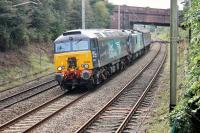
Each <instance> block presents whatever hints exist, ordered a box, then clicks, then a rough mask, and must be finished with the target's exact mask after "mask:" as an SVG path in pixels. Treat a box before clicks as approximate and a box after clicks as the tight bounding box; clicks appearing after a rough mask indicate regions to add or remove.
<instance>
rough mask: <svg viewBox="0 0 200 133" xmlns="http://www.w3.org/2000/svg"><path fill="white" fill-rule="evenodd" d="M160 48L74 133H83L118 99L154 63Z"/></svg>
mask: <svg viewBox="0 0 200 133" xmlns="http://www.w3.org/2000/svg"><path fill="white" fill-rule="evenodd" d="M160 49H161V46H160V48H159V50H158V52H157V53H156V55H155V56H154V57H153V58H152V60H151V61H150V62H149V63H148V64H147V65H145V66H144V67H143V68H142V69H141V70H140V71H139V72H138V73H137V74H136V75H135V76H134V78H133V79H132V80H130V81H129V82H128V83H127V84H126V85H125V86H124V87H123V88H122V90H121V91H120V92H118V93H117V94H116V95H115V96H114V97H113V98H112V99H111V100H110V101H109V102H108V103H107V104H106V105H105V106H104V107H103V108H102V109H101V110H100V111H98V112H97V113H96V114H95V115H94V116H93V117H92V118H90V119H89V120H88V121H87V122H86V123H85V124H84V125H83V126H82V127H80V128H79V129H78V130H77V131H76V133H83V132H84V131H85V129H86V128H88V127H89V126H90V125H91V124H92V123H93V122H94V121H95V120H96V119H97V118H98V116H99V115H100V114H102V113H103V112H104V111H105V109H106V108H107V107H109V106H110V105H111V104H112V103H113V102H114V101H115V100H116V99H117V98H119V97H120V96H121V94H122V92H124V91H125V90H126V88H127V87H128V86H129V85H130V84H131V83H132V82H134V81H135V80H136V79H137V78H138V77H139V76H140V75H141V74H142V72H144V71H145V70H146V69H147V68H148V66H149V65H150V64H151V63H152V62H153V61H154V59H155V58H156V57H157V55H158V53H159V52H160Z"/></svg>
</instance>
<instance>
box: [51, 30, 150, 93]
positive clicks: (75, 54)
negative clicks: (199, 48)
mask: <svg viewBox="0 0 200 133" xmlns="http://www.w3.org/2000/svg"><path fill="white" fill-rule="evenodd" d="M150 43H151V36H150V33H149V32H141V31H134V30H130V31H128V30H115V29H86V30H71V31H67V32H64V33H63V34H62V35H61V36H59V37H58V38H57V39H56V40H55V41H54V65H55V79H56V80H57V81H58V83H59V85H60V87H61V88H62V89H67V90H71V89H73V88H75V87H76V86H86V87H88V88H92V87H94V86H95V85H98V84H100V83H101V82H103V81H105V80H107V79H108V78H109V77H110V76H111V75H112V74H114V73H115V72H117V71H120V70H122V69H124V68H125V67H126V66H127V65H128V64H129V63H131V62H132V60H134V59H135V58H137V57H139V56H141V55H142V54H143V53H144V52H145V51H147V50H148V49H149V47H150Z"/></svg>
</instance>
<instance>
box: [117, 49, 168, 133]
mask: <svg viewBox="0 0 200 133" xmlns="http://www.w3.org/2000/svg"><path fill="white" fill-rule="evenodd" d="M166 51H167V50H166ZM166 56H167V52H165V55H164V58H163V60H162V62H161V64H160V66H159V68H158V69H157V71H156V72H155V74H154V76H153V78H152V79H151V81H150V82H149V84H148V86H147V87H146V88H145V91H144V92H143V93H142V95H141V96H140V98H139V99H138V101H137V102H136V104H135V105H134V106H133V108H132V109H131V111H130V112H129V114H128V115H127V117H126V118H125V119H124V121H123V122H122V124H121V125H120V126H119V128H118V129H117V131H116V132H115V133H121V132H122V131H123V129H124V128H125V127H126V125H127V124H128V122H129V121H130V119H131V117H132V116H133V114H134V113H135V112H136V111H137V109H138V107H139V105H140V104H141V103H142V101H143V100H144V98H145V96H146V95H147V93H148V92H149V90H150V89H151V86H152V84H153V82H154V81H155V79H156V78H157V75H158V74H159V72H160V70H161V68H162V66H163V64H164V62H165V59H166Z"/></svg>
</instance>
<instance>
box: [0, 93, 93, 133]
mask: <svg viewBox="0 0 200 133" xmlns="http://www.w3.org/2000/svg"><path fill="white" fill-rule="evenodd" d="M88 93H89V92H86V93H84V94H82V95H81V96H79V97H78V98H76V99H75V100H74V99H73V100H72V101H71V102H69V103H66V101H65V100H66V98H65V93H63V94H61V95H59V96H57V97H55V98H53V99H52V100H50V101H48V102H46V103H44V104H42V105H40V106H39V107H36V108H34V109H32V110H30V111H29V112H27V113H25V114H23V115H21V116H19V117H17V118H15V119H13V120H11V121H9V122H7V123H5V124H3V125H1V126H0V132H2V133H3V132H28V131H30V130H32V129H33V128H35V127H37V126H38V125H40V124H41V123H43V122H45V121H46V120H48V119H49V118H51V117H52V116H54V115H56V114H57V113H59V112H60V111H62V110H63V109H66V108H67V107H69V106H71V105H72V104H74V103H75V102H78V101H79V100H81V99H82V98H83V97H84V96H86V95H88Z"/></svg>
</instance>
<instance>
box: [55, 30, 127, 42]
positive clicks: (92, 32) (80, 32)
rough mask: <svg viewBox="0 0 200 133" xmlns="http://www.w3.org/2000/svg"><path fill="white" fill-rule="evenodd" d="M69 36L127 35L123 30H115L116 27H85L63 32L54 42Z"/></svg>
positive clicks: (103, 36) (100, 36)
mask: <svg viewBox="0 0 200 133" xmlns="http://www.w3.org/2000/svg"><path fill="white" fill-rule="evenodd" d="M77 35H78V36H77ZM70 36H71V37H77V38H110V37H119V36H128V34H127V33H126V32H124V31H123V30H117V29H85V30H83V29H77V30H70V31H67V32H64V33H63V34H62V35H61V36H59V37H58V38H57V39H56V40H55V42H56V41H62V40H65V39H66V38H68V37H70Z"/></svg>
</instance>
